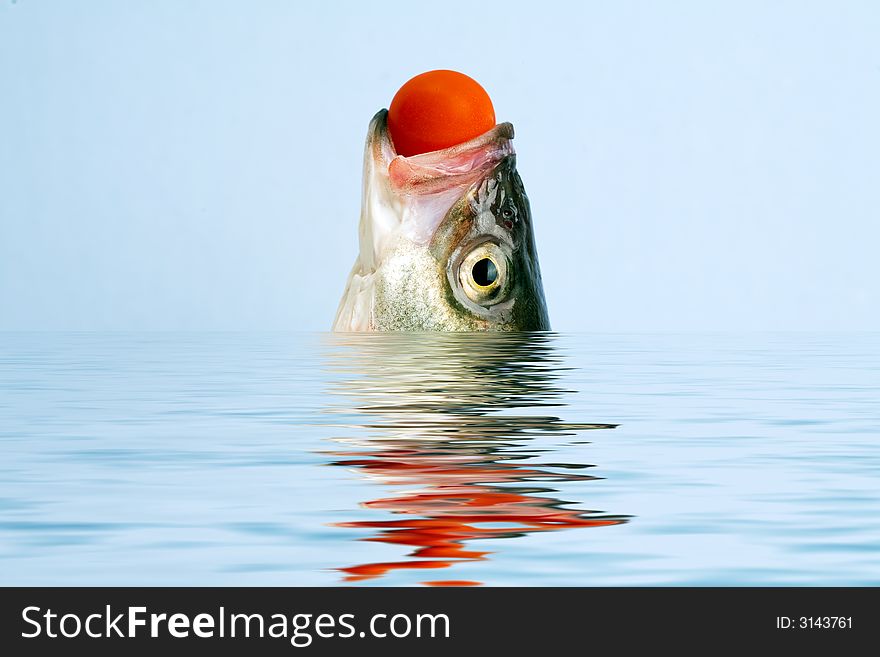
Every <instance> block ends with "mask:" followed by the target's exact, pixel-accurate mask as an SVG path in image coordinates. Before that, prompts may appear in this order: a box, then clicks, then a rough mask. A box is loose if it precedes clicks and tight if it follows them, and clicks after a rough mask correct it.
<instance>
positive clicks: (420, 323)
mask: <svg viewBox="0 0 880 657" xmlns="http://www.w3.org/2000/svg"><path fill="white" fill-rule="evenodd" d="M387 116H388V112H387V111H385V110H382V111H380V112H379V113H378V114H376V116H375V117H374V118H373V120H372V122H371V123H370V128H369V132H368V135H367V145H366V150H365V154H364V187H363V197H362V200H361V218H360V228H359V235H360V253H359V255H358V258H357V261H356V262H355V265H354V267H353V268H352V271H351V274H350V275H349V279H348V284H347V285H346V288H345V292H344V294H343V296H342V300H341V301H340V303H339V309H338V310H337V313H336V319H335V321H334V323H333V330H335V331H482V330H493V331H518V330H522V331H537V330H546V329H549V328H550V321H549V319H548V318H547V308H546V304H545V302H544V290H543V287H542V284H541V272H540V269H539V267H538V254H537V250H536V248H535V239H534V233H533V230H532V217H531V211H530V209H529V202H528V199H527V198H526V194H525V189H524V188H523V184H522V180H520V177H519V174H518V173H517V171H516V156H515V155H514V153H513V146H512V144H511V140H512V139H513V126H512V125H511V124H509V123H502V124H499V125H497V126H495V127H494V128H493V129H492V130H490V131H488V132H486V133H485V134H483V135H481V136H479V137H476V138H475V139H472V140H470V141H467V142H465V143H463V144H458V145H457V146H453V147H451V148H446V149H443V150H439V151H433V152H430V153H423V154H420V155H413V156H411V157H404V156H402V155H398V154H397V152H396V151H395V150H394V144H393V142H392V141H391V139H390V138H389V135H388V126H387Z"/></svg>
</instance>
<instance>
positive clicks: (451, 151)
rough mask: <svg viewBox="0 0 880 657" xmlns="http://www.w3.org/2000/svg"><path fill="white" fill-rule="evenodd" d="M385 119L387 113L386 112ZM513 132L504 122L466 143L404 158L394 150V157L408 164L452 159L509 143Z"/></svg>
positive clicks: (510, 124) (392, 146) (508, 123)
mask: <svg viewBox="0 0 880 657" xmlns="http://www.w3.org/2000/svg"><path fill="white" fill-rule="evenodd" d="M386 118H387V112H386ZM513 136H514V130H513V124H512V123H510V122H507V121H505V122H504V123H499V124H497V125H496V126H495V127H494V128H491V129H490V130H487V131H486V132H484V133H483V134H481V135H477V136H476V137H474V138H473V139H469V140H468V141H464V142H462V143H460V144H455V145H454V146H450V147H448V148H441V149H438V150H436V151H428V152H427V153H419V154H418V155H410V156H409V157H406V156H404V155H398V154H397V151H396V150H394V153H395V155H396V157H402V158H404V159H406V160H408V161H410V162H415V163H418V162H422V161H431V160H434V159H437V158H441V157H442V158H444V159H448V158H453V157H455V156H456V155H459V154H462V153H466V152H468V151H474V150H477V149H480V148H486V147H487V146H492V145H494V144H498V143H503V142H506V141H510V140H511V139H513ZM388 139H389V141H390V142H391V148H392V150H393V149H394V141H393V140H392V139H391V135H390V134H389V135H388Z"/></svg>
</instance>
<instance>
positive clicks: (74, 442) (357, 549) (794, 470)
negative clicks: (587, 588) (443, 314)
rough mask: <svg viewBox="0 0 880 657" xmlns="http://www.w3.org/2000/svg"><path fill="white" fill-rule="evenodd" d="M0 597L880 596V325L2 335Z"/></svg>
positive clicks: (0, 386)
mask: <svg viewBox="0 0 880 657" xmlns="http://www.w3.org/2000/svg"><path fill="white" fill-rule="evenodd" d="M0 443H2V453H0V454H2V458H0V583H2V584H5V585H12V584H17V585H50V584H59V585H72V584H111V585H150V584H152V585H160V584H181V585H184V584H212V585H213V584H216V585H220V584H229V585H244V584H253V585H334V584H347V585H358V586H361V585H424V584H434V585H466V584H469V585H476V584H483V585H640V584H646V585H654V584H673V585H678V584H682V585H685V584H688V585H690V584H694V585H709V584H730V585H749V584H769V585H805V584H813V585H833V584H840V585H843V584H856V585H880V335H878V334H867V333H862V334H859V333H852V334H806V333H800V334H757V333H756V334H714V335H704V334H692V335H690V334H689V335H594V334H561V335H557V334H537V335H535V334H533V335H527V334H526V335H484V334H480V335H450V334H439V335H405V334H388V335H348V336H334V335H329V334H295V333H291V334H260V333H253V334H248V333H239V334H218V333H204V334H202V333H183V334H163V333H154V334H149V333H144V334H59V333H43V334H39V333H37V334H11V333H5V334H0Z"/></svg>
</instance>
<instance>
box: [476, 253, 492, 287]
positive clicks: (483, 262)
mask: <svg viewBox="0 0 880 657" xmlns="http://www.w3.org/2000/svg"><path fill="white" fill-rule="evenodd" d="M471 277H472V278H473V279H474V283H476V284H477V285H479V286H480V287H489V286H490V285H492V283H494V282H495V281H496V280H498V267H496V266H495V263H494V262H492V258H480V259H479V260H477V262H476V263H474V266H473V268H472V269H471Z"/></svg>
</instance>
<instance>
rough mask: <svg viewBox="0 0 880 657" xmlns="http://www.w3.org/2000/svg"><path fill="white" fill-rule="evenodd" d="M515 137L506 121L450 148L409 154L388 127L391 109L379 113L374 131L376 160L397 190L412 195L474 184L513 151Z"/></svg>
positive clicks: (372, 139)
mask: <svg viewBox="0 0 880 657" xmlns="http://www.w3.org/2000/svg"><path fill="white" fill-rule="evenodd" d="M513 137H514V129H513V124H512V123H509V122H504V123H499V124H497V125H496V126H494V127H493V128H491V129H490V130H487V131H486V132H484V133H483V134H481V135H477V136H476V137H474V138H473V139H469V140H468V141H465V142H462V143H460V144H455V145H454V146H450V147H449V148H443V149H440V150H436V151H430V152H427V153H419V154H418V155H412V156H409V157H407V156H404V155H400V154H398V153H397V151H396V150H395V148H394V142H393V140H392V139H391V135H390V133H389V131H388V110H384V109H383V110H380V111H379V112H377V113H376V115H375V116H374V117H373V120H372V122H371V132H370V140H371V142H372V149H371V150H372V156H373V159H374V163H375V164H376V165H378V169H379V170H380V171H382V172H383V173H385V174H387V178H388V181H389V183H390V185H391V188H392V189H393V190H394V191H395V192H397V193H399V194H403V195H408V196H411V195H422V194H437V193H441V192H445V191H449V190H450V189H453V188H459V189H461V188H466V187H468V186H470V185H471V184H473V183H474V182H476V181H477V180H479V179H480V178H482V177H484V176H485V175H487V174H488V173H489V172H490V171H491V170H492V169H494V168H495V166H497V164H498V163H499V162H501V161H502V160H504V158H506V157H508V156H509V155H513V153H514V150H513V144H512V143H511V141H512V140H513Z"/></svg>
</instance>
